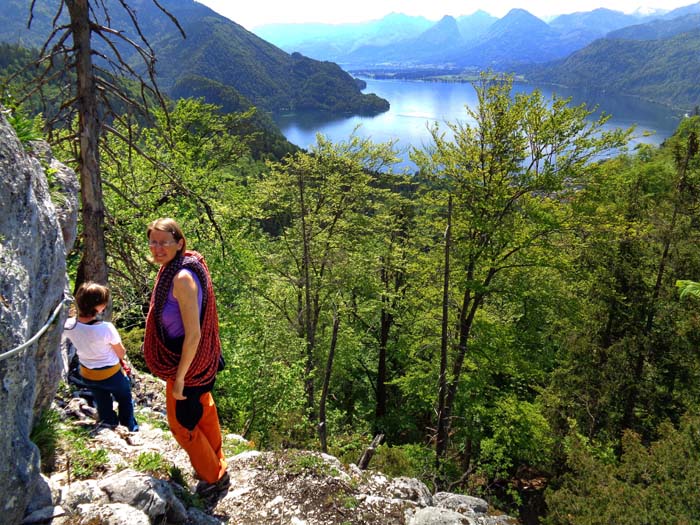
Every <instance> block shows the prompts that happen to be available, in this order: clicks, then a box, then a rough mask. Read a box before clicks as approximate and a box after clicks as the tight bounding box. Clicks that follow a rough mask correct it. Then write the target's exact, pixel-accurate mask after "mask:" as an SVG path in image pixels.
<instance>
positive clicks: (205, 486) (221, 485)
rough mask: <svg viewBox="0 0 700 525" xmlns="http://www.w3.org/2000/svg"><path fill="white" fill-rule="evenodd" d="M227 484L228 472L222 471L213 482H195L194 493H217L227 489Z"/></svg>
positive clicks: (229, 479) (228, 481)
mask: <svg viewBox="0 0 700 525" xmlns="http://www.w3.org/2000/svg"><path fill="white" fill-rule="evenodd" d="M229 485H231V478H230V477H229V475H228V472H224V475H223V476H221V478H219V480H218V481H216V482H214V483H207V482H206V481H200V482H199V483H197V488H196V489H195V493H196V494H198V495H200V496H205V497H206V496H210V495H213V494H218V493H219V492H224V491H228V487H229Z"/></svg>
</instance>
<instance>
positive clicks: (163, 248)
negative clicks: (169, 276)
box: [148, 230, 183, 266]
mask: <svg viewBox="0 0 700 525" xmlns="http://www.w3.org/2000/svg"><path fill="white" fill-rule="evenodd" d="M182 244H183V241H182V239H180V240H179V241H176V240H175V237H173V234H172V233H170V232H164V231H160V230H151V235H150V236H149V238H148V248H149V249H150V250H151V255H152V256H153V260H154V261H155V262H156V263H158V264H160V265H161V266H162V265H164V264H168V263H169V262H170V261H172V260H173V259H174V258H175V256H176V255H177V252H178V250H180V249H182Z"/></svg>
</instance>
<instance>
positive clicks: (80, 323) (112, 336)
mask: <svg viewBox="0 0 700 525" xmlns="http://www.w3.org/2000/svg"><path fill="white" fill-rule="evenodd" d="M108 302H109V288H107V287H106V286H102V285H100V284H97V283H91V282H87V283H83V284H82V285H80V288H78V291H77V292H76V294H75V303H76V305H77V307H78V315H77V319H76V318H71V319H68V320H67V321H66V324H65V326H64V328H65V329H66V330H67V332H64V335H63V337H64V338H65V339H70V341H71V342H72V343H73V346H75V349H76V351H77V352H78V359H79V360H80V375H81V376H82V377H83V379H84V381H85V383H86V384H87V386H88V387H89V388H90V391H91V392H92V395H93V397H94V398H95V402H96V403H97V413H98V414H99V418H100V423H102V424H104V425H106V426H109V427H116V426H117V425H118V424H122V425H124V426H125V427H126V428H128V429H129V431H131V432H136V431H137V430H138V429H139V427H138V424H137V423H136V419H135V418H134V404H133V402H132V400H131V381H130V380H129V378H128V377H127V376H126V374H125V373H124V372H123V370H122V366H121V359H123V358H124V356H125V355H126V349H125V348H124V345H123V344H122V340H121V337H119V333H118V332H117V329H116V328H115V327H114V325H113V324H112V323H108V322H105V321H101V320H99V319H97V316H98V315H99V314H101V313H102V312H103V311H104V309H105V308H107V303H108ZM113 398H114V400H116V402H117V403H118V405H119V416H118V417H117V414H116V413H115V412H114V408H113V406H112V399H113Z"/></svg>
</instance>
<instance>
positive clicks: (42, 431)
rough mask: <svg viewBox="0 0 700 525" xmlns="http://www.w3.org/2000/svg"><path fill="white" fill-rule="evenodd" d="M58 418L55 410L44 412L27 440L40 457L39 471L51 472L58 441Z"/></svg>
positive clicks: (50, 409)
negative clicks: (36, 449)
mask: <svg viewBox="0 0 700 525" xmlns="http://www.w3.org/2000/svg"><path fill="white" fill-rule="evenodd" d="M59 423H60V417H59V414H58V412H57V411H56V410H54V409H52V408H49V409H47V410H44V412H43V413H42V414H41V417H40V418H39V421H37V422H36V424H35V425H34V428H32V432H31V434H30V435H29V439H30V440H31V441H32V443H34V444H35V445H36V446H37V447H38V449H39V454H40V457H41V471H42V472H44V473H48V472H52V471H53V468H54V465H55V462H56V446H57V444H58V440H59Z"/></svg>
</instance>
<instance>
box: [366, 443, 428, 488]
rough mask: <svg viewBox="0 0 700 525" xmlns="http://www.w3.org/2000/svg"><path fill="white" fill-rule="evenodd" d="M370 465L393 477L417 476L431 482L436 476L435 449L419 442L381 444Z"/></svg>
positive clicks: (373, 468)
mask: <svg viewBox="0 0 700 525" xmlns="http://www.w3.org/2000/svg"><path fill="white" fill-rule="evenodd" d="M370 467H371V468H372V470H376V471H379V472H383V473H384V474H387V475H388V476H391V477H398V476H408V477H415V478H418V479H421V480H423V481H424V482H426V483H430V480H431V479H434V477H435V451H433V450H431V449H430V448H429V447H427V446H425V445H422V444H419V443H410V444H406V445H394V446H390V445H380V446H379V447H377V450H376V452H375V455H374V457H373V458H372V462H371V463H370Z"/></svg>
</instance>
